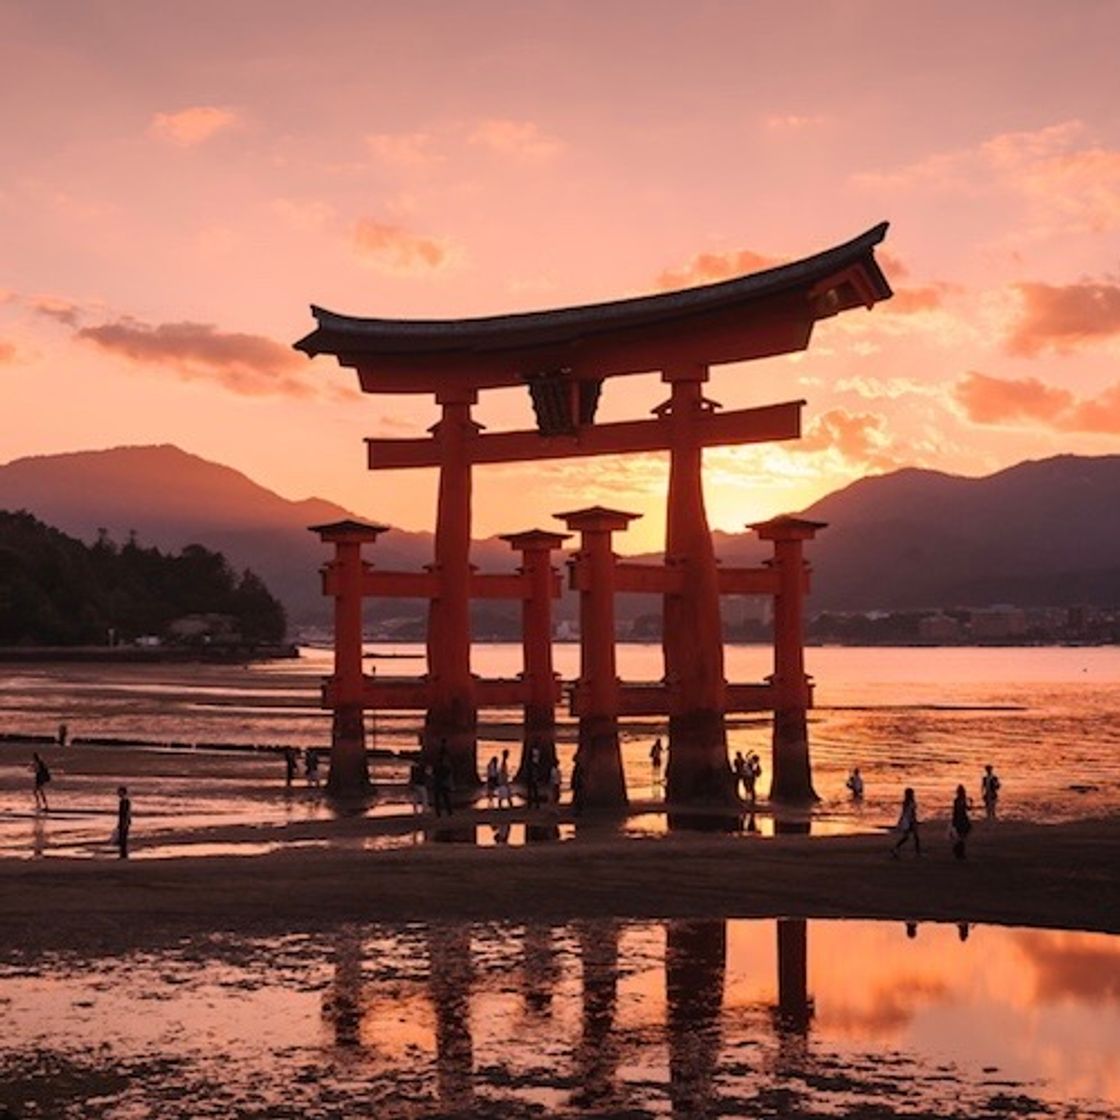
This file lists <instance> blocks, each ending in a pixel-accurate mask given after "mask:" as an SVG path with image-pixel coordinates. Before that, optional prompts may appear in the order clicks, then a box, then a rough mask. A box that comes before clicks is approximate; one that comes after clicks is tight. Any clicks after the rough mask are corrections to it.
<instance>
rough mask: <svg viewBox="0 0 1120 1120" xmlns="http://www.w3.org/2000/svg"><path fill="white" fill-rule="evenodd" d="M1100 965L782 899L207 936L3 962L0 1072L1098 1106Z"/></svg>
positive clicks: (654, 1100)
mask: <svg viewBox="0 0 1120 1120" xmlns="http://www.w3.org/2000/svg"><path fill="white" fill-rule="evenodd" d="M911 934H912V935H911ZM964 935H967V936H964ZM1118 962H1120V944H1118V943H1117V942H1116V939H1114V938H1110V937H1108V936H1105V935H1099V934H1075V933H1053V932H1047V931H1037V930H1006V929H1000V928H998V927H986V926H980V927H974V928H971V929H968V928H967V927H957V926H953V925H937V924H932V923H923V924H920V925H918V924H914V925H912V928H911V929H910V930H908V929H907V926H906V924H905V923H903V922H867V921H850V922H845V921H806V920H804V919H796V918H786V919H777V920H725V919H721V918H700V919H694V918H690V919H671V920H667V921H647V922H620V921H604V920H588V921H581V922H573V923H568V924H564V925H555V926H548V925H513V924H504V923H498V924H479V925H473V926H472V925H467V924H447V925H432V926H420V925H417V926H408V927H360V926H355V927H347V928H345V929H343V930H341V931H339V932H337V933H336V934H334V935H331V936H329V937H325V938H323V939H321V940H319V939H311V938H306V937H302V936H299V935H296V936H293V937H289V938H284V939H281V940H280V941H278V942H276V943H270V942H269V941H267V940H263V939H262V940H257V941H239V940H237V939H236V938H222V939H220V940H219V939H215V940H213V941H210V942H206V943H200V944H199V945H197V946H195V945H190V944H186V943H184V944H182V945H180V946H179V947H178V948H175V949H166V950H163V951H156V952H150V953H146V954H135V955H133V956H132V957H128V958H125V959H121V960H115V959H114V960H107V961H104V962H99V964H98V967H97V970H96V971H93V970H91V969H90V968H89V967H88V966H87V965H85V964H84V963H83V962H81V961H71V960H68V959H67V958H66V957H65V956H62V957H58V958H56V959H55V960H53V961H52V962H50V965H49V970H48V971H49V976H29V975H27V974H26V973H25V972H24V971H23V970H22V968H21V967H20V966H15V967H9V966H5V967H4V971H3V972H0V1001H3V1002H4V1004H5V1010H6V1013H7V1014H6V1020H7V1025H8V1037H9V1038H10V1039H15V1040H19V1043H18V1045H17V1046H15V1047H13V1048H12V1049H11V1053H10V1054H9V1055H8V1057H6V1058H0V1075H3V1074H4V1072H5V1070H4V1067H3V1062H4V1061H12V1060H14V1059H13V1057H12V1055H18V1054H20V1053H24V1055H25V1060H27V1061H31V1062H35V1061H41V1060H42V1059H41V1057H40V1058H36V1057H35V1055H40V1056H41V1055H43V1054H53V1055H56V1059H52V1060H57V1061H62V1060H66V1061H71V1062H73V1061H77V1060H79V1058H80V1057H81V1056H82V1055H89V1054H92V1053H97V1054H99V1055H101V1057H100V1058H99V1059H98V1060H101V1061H104V1062H107V1063H110V1066H111V1068H113V1069H138V1068H143V1069H144V1070H145V1071H146V1072H145V1073H144V1074H143V1076H144V1077H146V1078H148V1079H150V1080H149V1083H146V1084H145V1093H147V1094H149V1095H152V1096H153V1097H154V1098H158V1097H159V1096H160V1094H161V1093H172V1092H174V1093H177V1094H180V1095H181V1093H182V1091H183V1090H182V1085H183V1081H182V1078H181V1076H180V1075H178V1074H175V1075H174V1076H173V1075H172V1074H170V1073H166V1072H165V1073H164V1074H162V1075H161V1074H160V1073H159V1068H162V1067H159V1068H157V1066H155V1065H153V1064H152V1061H153V1059H152V1056H153V1055H158V1056H159V1058H160V1060H161V1061H162V1060H164V1059H165V1058H167V1057H171V1058H173V1059H174V1062H172V1067H175V1068H180V1067H181V1068H186V1069H189V1070H190V1071H192V1072H191V1077H190V1078H189V1079H188V1080H189V1083H190V1084H192V1085H198V1086H207V1085H209V1086H210V1090H209V1091H211V1092H212V1093H213V1094H216V1096H217V1098H220V1099H226V1098H225V1097H222V1096H221V1095H222V1094H223V1093H225V1094H226V1095H227V1097H228V1101H227V1103H228V1104H229V1107H228V1109H227V1111H226V1113H225V1115H228V1116H230V1117H238V1118H240V1117H242V1116H243V1115H246V1114H245V1113H243V1112H241V1111H238V1109H239V1108H240V1103H239V1102H243V1101H244V1100H246V1099H249V1097H252V1099H254V1100H256V1101H257V1102H258V1103H259V1102H261V1101H263V1102H266V1103H267V1102H268V1101H272V1102H273V1103H274V1104H275V1105H276V1107H280V1104H281V1103H283V1105H284V1106H285V1107H287V1106H289V1105H290V1106H292V1107H295V1106H296V1105H297V1104H298V1105H299V1109H300V1114H301V1115H305V1116H307V1117H311V1118H314V1117H319V1116H325V1115H328V1114H329V1112H323V1111H322V1108H323V1107H324V1106H325V1102H329V1101H331V1100H340V1099H343V1098H344V1097H347V1096H348V1095H351V1094H352V1093H354V1092H358V1091H359V1090H362V1087H363V1086H364V1087H365V1090H362V1091H368V1093H369V1094H370V1096H369V1100H370V1101H371V1102H372V1101H376V1102H377V1103H378V1107H379V1108H382V1110H383V1112H384V1114H385V1115H391V1114H395V1110H397V1111H399V1110H400V1109H402V1108H403V1109H405V1110H406V1111H407V1110H408V1109H412V1110H413V1111H415V1109H416V1108H421V1110H422V1109H423V1108H431V1107H438V1108H440V1109H443V1110H444V1111H448V1110H450V1111H453V1112H454V1111H458V1112H460V1113H467V1114H471V1115H482V1116H491V1115H493V1116H499V1115H500V1116H502V1117H506V1116H510V1117H522V1116H525V1117H528V1116H530V1115H533V1114H534V1110H539V1109H540V1108H544V1109H546V1110H548V1111H551V1112H563V1113H565V1114H570V1115H574V1116H580V1115H588V1114H599V1113H601V1111H602V1110H604V1109H607V1110H609V1109H612V1108H617V1109H618V1110H622V1111H625V1110H629V1111H628V1112H627V1115H631V1114H632V1115H634V1116H636V1117H645V1116H653V1115H658V1114H664V1113H665V1112H666V1110H668V1111H670V1112H671V1113H672V1114H673V1115H676V1116H681V1117H684V1116H698V1115H706V1114H709V1113H711V1112H713V1111H718V1110H719V1109H723V1110H724V1111H726V1110H727V1108H731V1107H738V1108H740V1109H746V1110H747V1111H748V1112H750V1111H751V1110H754V1111H755V1112H759V1111H761V1112H765V1110H766V1108H767V1107H770V1104H772V1102H773V1101H774V1100H778V1099H781V1100H784V1101H785V1102H786V1104H787V1105H788V1106H789V1108H791V1109H793V1110H794V1111H796V1110H797V1109H798V1108H802V1109H803V1110H805V1111H814V1112H815V1113H816V1112H829V1111H836V1110H837V1109H839V1110H840V1111H841V1112H843V1111H844V1110H849V1111H850V1108H851V1107H852V1105H853V1102H857V1101H858V1102H865V1101H866V1102H872V1103H874V1104H875V1105H876V1107H880V1106H881V1107H882V1108H888V1107H893V1105H892V1104H891V1102H892V1101H893V1100H894V1099H895V1098H896V1097H897V1095H898V1094H899V1093H903V1094H905V1095H906V1097H907V1099H908V1101H910V1102H912V1103H913V1104H914V1105H915V1107H920V1108H923V1109H925V1110H926V1111H925V1113H923V1114H928V1115H931V1116H933V1115H941V1114H942V1112H941V1111H939V1110H940V1109H942V1108H943V1106H944V1102H945V1101H946V1100H952V1101H953V1107H954V1108H957V1109H958V1112H960V1114H976V1113H978V1112H983V1111H985V1110H987V1112H986V1113H985V1114H992V1113H993V1110H992V1109H990V1108H988V1105H989V1103H990V1101H991V1100H992V1099H993V1094H994V1093H997V1092H1006V1093H1007V1094H1011V1095H1012V1096H1014V1097H1016V1099H1022V1100H1034V1101H1039V1102H1041V1101H1046V1100H1048V1101H1054V1102H1067V1103H1068V1102H1070V1101H1077V1102H1079V1103H1078V1104H1077V1106H1076V1109H1075V1111H1074V1114H1076V1115H1078V1116H1104V1115H1106V1114H1107V1113H1108V1109H1109V1108H1110V1107H1111V1108H1114V1107H1115V1106H1116V1105H1117V1104H1120V1059H1118V1057H1117V1055H1116V1053H1115V1046H1114V1041H1115V1039H1116V1038H1117V1037H1120V1007H1118V1002H1120V1001H1118V1000H1117V986H1116V977H1117V965H1118ZM20 1047H28V1048H29V1049H28V1050H27V1051H20ZM98 1047H100V1049H98ZM27 1055H30V1057H27ZM82 1060H85V1059H82ZM172 1067H166V1068H168V1069H170V1068H172ZM293 1069H297V1070H300V1071H302V1072H301V1074H300V1076H299V1077H298V1078H296V1079H295V1080H292V1078H291V1073H292V1070H293ZM137 1076H139V1075H137ZM161 1076H164V1077H172V1081H169V1082H167V1083H166V1084H163V1083H162V1082H160V1080H159V1079H160V1077H161ZM215 1079H216V1080H215ZM3 1084H4V1077H3V1076H0V1085H3ZM215 1085H219V1086H220V1087H221V1088H214V1086H215ZM200 1091H201V1090H200ZM175 1099H176V1100H178V1099H179V1097H178V1096H176V1098H175ZM363 1099H364V1098H363ZM732 1102H734V1104H732ZM768 1102H770V1103H769V1104H768ZM1093 1102H1096V1103H1093ZM4 1103H6V1100H5V1098H4V1097H3V1096H2V1094H0V1104H4ZM1000 1107H1002V1106H1000ZM1039 1107H1040V1108H1041V1107H1042V1105H1041V1104H1040V1105H1039ZM488 1109H489V1110H490V1111H487V1110H488ZM961 1110H963V1112H961ZM994 1114H996V1115H998V1114H1000V1112H999V1108H996V1109H995V1111H994ZM277 1115H284V1116H287V1115H288V1113H286V1112H278V1113H277Z"/></svg>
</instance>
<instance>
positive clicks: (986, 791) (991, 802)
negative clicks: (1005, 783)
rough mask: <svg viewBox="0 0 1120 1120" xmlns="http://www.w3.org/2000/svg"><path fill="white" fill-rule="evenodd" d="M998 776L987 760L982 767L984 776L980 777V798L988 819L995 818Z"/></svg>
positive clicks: (997, 798) (997, 800)
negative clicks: (985, 764) (986, 763)
mask: <svg viewBox="0 0 1120 1120" xmlns="http://www.w3.org/2000/svg"><path fill="white" fill-rule="evenodd" d="M999 785H1000V782H999V778H998V777H997V776H996V772H995V771H994V770H993V769H992V764H991V763H990V762H989V763H988V765H987V766H985V767H984V776H983V777H982V778H981V779H980V798H981V800H982V801H983V802H984V815H985V816H986V817H987V818H988V820H990V821H994V820H995V819H996V805H997V804H998V803H999Z"/></svg>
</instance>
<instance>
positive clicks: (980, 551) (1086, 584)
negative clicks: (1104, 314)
mask: <svg viewBox="0 0 1120 1120" xmlns="http://www.w3.org/2000/svg"><path fill="white" fill-rule="evenodd" d="M801 516H804V517H807V518H809V519H811V520H815V521H825V522H827V523H828V528H826V529H824V530H822V531H821V533H820V534H819V535H818V537H817V539H816V540H815V541H813V542H812V543H811V544H809V545H807V546H806V554H807V556H808V557H809V559H810V561H811V563H812V565H813V571H814V576H813V594H812V598H811V599H810V610H811V611H814V612H816V611H821V610H841V611H843V610H848V611H850V610H876V609H881V610H908V609H909V610H915V609H921V608H937V607H951V606H961V607H981V606H989V605H991V604H993V603H1015V604H1017V605H1019V606H1067V605H1071V604H1077V603H1090V604H1100V605H1113V604H1116V603H1118V602H1120V455H1105V456H1100V457H1094V458H1088V457H1084V456H1078V455H1059V456H1056V457H1054V458H1052V459H1043V460H1039V461H1031V462H1025V463H1019V464H1018V465H1016V466H1014V467H1009V468H1007V469H1006V470H1002V471H999V472H998V473H996V474H993V475H988V476H987V477H985V478H962V477H960V476H958V475H950V474H944V473H942V472H940V471H929V470H918V469H916V468H907V469H905V470H900V471H895V472H893V473H892V474H887V475H879V476H875V477H871V478H864V479H860V480H859V481H858V482H854V483H852V484H851V485H850V486H846V487H845V488H844V489H842V490H837V491H835V492H833V493H831V494H828V495H827V496H825V497H824V498H822V499H821V500H820V501H819V502H816V503H814V504H813V505H811V506H809V508H808V509H806V510H803V511H802V512H801ZM715 547H716V553H717V555H718V556H719V557H720V559H721V561H722V562H723V563H724V564H727V565H728V566H732V565H754V564H758V563H760V562H761V561H762V560H763V559H765V558H766V557H767V556H768V555H769V554H770V553H769V548H768V547H767V546H766V545H763V544H762V543H761V542H760V541H758V540H757V539H755V538H754V536H753V534H746V533H744V534H734V533H719V532H717V533H716V534H715ZM646 559H649V560H651V561H653V560H655V559H657V557H656V556H654V555H650V556H648V557H646Z"/></svg>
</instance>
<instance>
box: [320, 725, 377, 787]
mask: <svg viewBox="0 0 1120 1120" xmlns="http://www.w3.org/2000/svg"><path fill="white" fill-rule="evenodd" d="M364 716H365V713H364V712H363V710H362V707H361V705H360V704H342V705H339V706H338V707H336V708H335V710H334V716H333V718H332V720H331V764H330V773H329V774H328V775H327V790H328V791H329V792H330V793H332V794H340V795H343V796H345V795H347V794H365V793H368V792H369V790H370V788H371V787H370V780H369V763H368V762H367V760H366V729H365V719H364Z"/></svg>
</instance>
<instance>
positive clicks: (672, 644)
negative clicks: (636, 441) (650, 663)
mask: <svg viewBox="0 0 1120 1120" xmlns="http://www.w3.org/2000/svg"><path fill="white" fill-rule="evenodd" d="M707 377H708V370H707V368H706V367H705V366H702V365H688V366H683V367H679V368H674V369H667V370H666V371H665V372H664V374H663V378H664V380H666V381H668V382H669V383H670V384H671V386H672V396H671V398H670V400H669V401H668V402H667V404H665V405H662V406H661V409H659V410H658V411H659V412H667V413H668V418H669V422H670V425H671V433H672V434H671V440H670V445H669V446H670V459H669V496H668V509H667V513H666V535H665V564H666V566H667V567H670V568H678V569H683V571H684V573H685V578H684V580H683V581H682V583H681V590H680V591H678V592H673V593H671V594H668V595H666V596H665V606H664V619H663V625H662V635H663V636H662V645H663V648H664V653H665V679H666V683H667V684H668V686H669V694H670V698H671V700H670V703H671V708H670V714H669V765H668V768H667V770H666V775H665V778H666V793H667V796H668V800H669V802H670V803H671V804H673V803H675V804H688V803H693V804H696V803H699V804H704V805H732V804H737V802H738V797H737V794H736V792H735V780H734V777H733V775H732V773H731V768H730V766H729V765H728V761H727V732H726V729H725V726H724V709H725V704H726V687H727V686H726V681H725V680H724V675H723V626H722V622H721V620H720V613H719V582H718V580H719V577H718V572H717V568H716V558H715V551H714V549H713V547H712V534H711V531H710V530H709V528H708V517H707V513H706V512H705V509H704V489H703V480H702V472H701V467H702V455H703V445H702V442H701V439H700V435H699V431H698V428H699V424H698V421H700V420H701V419H702V418H703V417H704V416H706V415H707V414H709V413H710V412H711V411H712V410H713V409H714V408H715V407H716V406H715V405H714V403H713V402H711V401H709V400H707V399H706V398H705V397H704V396H703V392H702V389H703V384H704V382H705V381H706V380H707Z"/></svg>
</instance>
